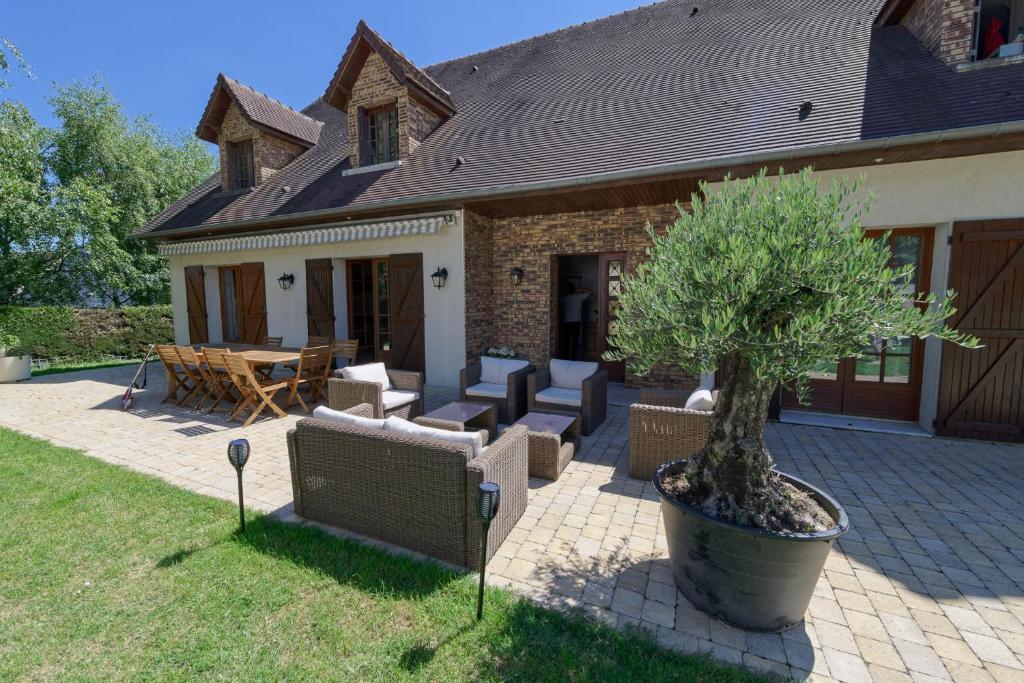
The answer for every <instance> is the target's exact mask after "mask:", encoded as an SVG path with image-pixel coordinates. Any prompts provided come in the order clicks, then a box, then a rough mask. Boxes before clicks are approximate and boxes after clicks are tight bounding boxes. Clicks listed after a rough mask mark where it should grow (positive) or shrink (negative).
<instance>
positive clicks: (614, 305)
mask: <svg viewBox="0 0 1024 683" xmlns="http://www.w3.org/2000/svg"><path fill="white" fill-rule="evenodd" d="M625 272H626V254H625V253H621V252H619V253H609V254H600V255H599V256H598V265H597V275H598V282H600V283H601V290H600V291H599V292H598V297H597V298H598V316H597V330H598V334H597V350H598V353H600V354H601V355H602V356H603V354H604V352H605V351H607V350H609V348H611V347H610V346H609V344H608V335H610V334H614V333H615V331H616V327H617V325H618V324H619V323H618V317H619V295H620V294H621V293H622V275H623V273H625ZM599 364H600V366H601V367H602V368H604V369H605V370H606V371H607V372H608V378H609V379H611V380H613V381H616V382H621V381H622V380H623V379H625V377H626V363H625V361H618V362H614V363H613V362H609V361H606V360H603V359H602V360H601V361H600V362H599Z"/></svg>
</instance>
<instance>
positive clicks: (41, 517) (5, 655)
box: [0, 430, 755, 681]
mask: <svg viewBox="0 0 1024 683" xmlns="http://www.w3.org/2000/svg"><path fill="white" fill-rule="evenodd" d="M0 500H2V501H3V510H4V513H3V522H2V523H0V633H3V634H4V635H3V638H0V680H3V681H9V680H40V679H48V680H97V679H103V680H129V679H130V680H194V679H218V680H222V679H226V680H245V681H277V680H346V681H351V680H388V681H391V680H477V681H496V680H521V681H542V680H552V681H555V680H557V681H563V680H569V681H585V680H599V681H633V680H638V681H639V680H642V681H655V680H700V681H748V680H750V681H752V680H755V677H754V676H753V675H752V674H750V673H748V672H745V671H743V670H740V669H737V668H730V667H726V666H722V665H719V664H717V663H715V662H713V661H711V660H709V659H706V658H695V657H687V656H683V655H681V654H676V653H673V652H669V651H665V650H662V649H660V648H658V647H657V645H656V644H655V643H654V642H653V641H652V640H650V639H649V638H648V637H646V636H644V635H642V634H640V633H638V632H620V631H616V630H613V629H610V628H607V627H605V626H602V625H599V624H597V623H595V622H591V621H589V620H585V619H582V618H579V617H576V616H572V615H567V614H563V613H559V612H553V611H549V610H545V609H542V608H540V607H537V606H535V605H533V604H531V603H529V602H527V601H525V600H523V599H521V598H518V597H516V596H514V595H513V594H511V593H510V592H508V591H504V590H500V589H489V590H488V593H487V609H486V613H485V617H484V620H483V621H482V622H480V623H477V622H476V621H475V615H474V606H475V597H476V596H475V581H474V577H473V576H460V575H457V574H453V573H450V572H448V571H446V570H445V569H443V568H441V567H439V566H437V565H434V564H430V563H418V562H415V561H412V560H409V559H406V558H399V557H394V556H391V555H388V554H385V553H382V552H380V551H379V550H376V549H373V548H369V547H366V546H362V545H360V544H357V543H354V542H351V541H346V540H342V539H337V538H334V537H332V536H329V535H327V534H325V533H323V532H321V531H319V530H316V529H311V528H306V527H299V526H295V525H289V524H284V523H281V522H277V521H275V520H272V519H269V518H266V517H259V516H257V517H255V518H253V519H251V520H250V523H249V525H248V529H247V532H246V533H245V534H239V533H237V532H236V523H237V510H236V509H235V508H234V507H233V506H232V505H231V504H230V503H227V502H225V501H220V500H215V499H212V498H208V497H205V496H200V495H198V494H194V493H191V492H188V491H184V490H181V489H178V488H175V487H173V486H171V485H169V484H165V483H163V482H161V481H159V480H157V479H155V478H151V477H147V476H145V475H142V474H138V473H135V472H132V471H130V470H127V469H124V468H119V467H115V466H112V465H108V464H105V463H102V462H100V461H97V460H93V459H91V458H89V457H86V456H84V455H83V454H82V453H80V452H78V451H74V450H70V449H65V448H58V447H55V446H52V445H50V444H49V443H47V442H44V441H40V440H37V439H33V438H30V437H27V436H23V435H20V434H17V433H15V432H11V431H7V430H0Z"/></svg>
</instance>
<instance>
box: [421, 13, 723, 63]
mask: <svg viewBox="0 0 1024 683" xmlns="http://www.w3.org/2000/svg"><path fill="white" fill-rule="evenodd" d="M681 1H682V0H653V1H652V2H649V3H647V4H646V5H639V6H637V7H631V8H629V9H625V10H622V11H621V12H615V13H613V14H608V15H605V16H603V17H597V18H596V19H590V20H589V21H581V22H579V23H577V24H569V25H568V26H562V27H561V28H556V29H553V30H551V31H546V32H544V33H538V34H537V35H534V36H528V37H526V38H520V39H519V40H513V41H512V42H510V43H503V44H501V45H495V46H494V47H490V48H487V49H486V50H479V51H477V52H471V53H469V54H467V55H462V56H461V57H452V58H451V59H446V60H444V61H440V62H434V63H433V64H428V65H427V66H424V67H418V68H420V70H421V71H423V70H426V69H433V68H435V67H440V66H444V65H446V64H452V63H453V62H459V61H462V60H463V59H469V58H471V57H479V56H481V55H486V54H488V53H490V52H497V51H498V50H504V49H506V48H510V47H514V46H517V45H521V44H524V43H529V42H531V41H534V40H540V39H541V38H547V37H548V36H553V35H555V34H556V33H562V32H564V31H571V30H572V29H576V28H580V27H581V26H587V25H589V24H597V23H599V22H602V21H607V20H609V19H614V18H616V17H621V16H624V15H626V14H632V13H633V12H640V11H642V10H648V9H650V8H652V7H654V6H655V5H666V4H669V3H672V2H681ZM708 1H709V0H703V2H705V3H707V2H708ZM694 2H695V3H696V2H697V0H694ZM696 6H697V5H696V4H695V5H694V7H696Z"/></svg>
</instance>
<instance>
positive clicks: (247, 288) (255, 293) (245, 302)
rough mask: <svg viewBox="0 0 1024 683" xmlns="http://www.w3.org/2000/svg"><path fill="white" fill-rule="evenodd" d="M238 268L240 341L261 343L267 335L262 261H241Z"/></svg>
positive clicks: (265, 292)
mask: <svg viewBox="0 0 1024 683" xmlns="http://www.w3.org/2000/svg"><path fill="white" fill-rule="evenodd" d="M239 270H240V280H241V287H240V295H241V296H240V302H239V303H240V304H241V305H240V308H241V309H242V316H241V317H242V335H241V336H242V339H241V341H242V343H244V344H262V343H263V338H264V337H266V336H267V291H266V285H265V284H264V279H263V264H262V263H243V264H242V266H241V268H240V269H239Z"/></svg>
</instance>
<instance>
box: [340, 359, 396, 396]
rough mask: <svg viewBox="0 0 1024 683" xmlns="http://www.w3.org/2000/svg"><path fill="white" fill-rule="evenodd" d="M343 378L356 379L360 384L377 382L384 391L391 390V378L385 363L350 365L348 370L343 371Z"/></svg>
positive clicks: (343, 369)
mask: <svg viewBox="0 0 1024 683" xmlns="http://www.w3.org/2000/svg"><path fill="white" fill-rule="evenodd" d="M341 376H342V377H344V378H345V379H354V380H359V381H360V382H376V383H377V384H379V385H380V386H381V389H383V390H384V391H387V390H388V389H390V388H391V378H390V377H388V371H387V369H385V367H384V364H383V363H366V364H365V365H350V366H349V367H347V368H342V369H341Z"/></svg>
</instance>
